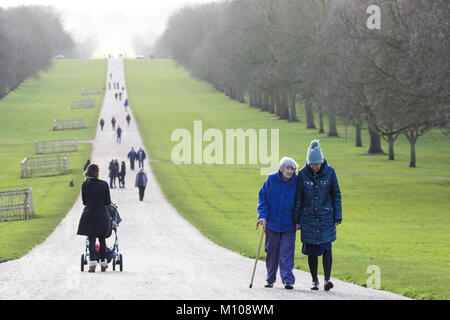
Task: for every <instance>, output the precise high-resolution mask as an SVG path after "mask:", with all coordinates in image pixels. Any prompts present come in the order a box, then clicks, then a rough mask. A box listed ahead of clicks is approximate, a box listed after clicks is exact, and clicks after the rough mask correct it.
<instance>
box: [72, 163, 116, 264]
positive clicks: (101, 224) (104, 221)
mask: <svg viewBox="0 0 450 320" xmlns="http://www.w3.org/2000/svg"><path fill="white" fill-rule="evenodd" d="M98 174H99V167H98V166H97V165H96V164H90V165H89V166H88V167H87V168H86V171H85V172H84V175H85V177H86V180H85V181H84V182H83V185H82V186H81V197H82V199H83V204H84V206H85V207H84V209H83V213H82V215H81V217H80V221H79V224H78V231H77V235H83V236H87V237H88V240H89V272H95V267H96V266H97V258H99V259H100V267H101V271H102V272H105V271H106V269H107V268H108V262H107V260H106V240H105V239H106V237H107V236H108V234H110V233H111V230H110V228H111V222H110V218H109V214H108V212H107V211H106V207H105V206H106V205H110V204H111V195H110V192H109V188H108V184H107V183H106V182H105V181H103V180H99V179H98ZM97 238H98V241H99V244H100V250H99V257H97V254H96V250H95V244H96V239H97Z"/></svg>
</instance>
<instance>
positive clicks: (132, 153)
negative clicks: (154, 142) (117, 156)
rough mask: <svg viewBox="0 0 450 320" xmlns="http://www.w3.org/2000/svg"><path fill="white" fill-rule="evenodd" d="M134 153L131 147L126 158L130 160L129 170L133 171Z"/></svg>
mask: <svg viewBox="0 0 450 320" xmlns="http://www.w3.org/2000/svg"><path fill="white" fill-rule="evenodd" d="M136 155H137V154H136V151H134V148H133V147H131V151H130V152H128V155H127V158H128V159H130V170H131V171H134V161H136Z"/></svg>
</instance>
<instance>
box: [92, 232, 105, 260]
mask: <svg viewBox="0 0 450 320" xmlns="http://www.w3.org/2000/svg"><path fill="white" fill-rule="evenodd" d="M95 239H96V237H92V236H89V256H90V260H91V261H92V260H94V259H93V257H96V256H97V254H96V253H95ZM98 242H99V244H100V250H99V254H100V260H105V259H106V240H105V238H102V237H100V238H98Z"/></svg>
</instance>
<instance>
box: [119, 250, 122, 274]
mask: <svg viewBox="0 0 450 320" xmlns="http://www.w3.org/2000/svg"><path fill="white" fill-rule="evenodd" d="M119 258H120V272H122V271H123V257H122V254H119Z"/></svg>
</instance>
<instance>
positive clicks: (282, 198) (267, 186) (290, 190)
mask: <svg viewBox="0 0 450 320" xmlns="http://www.w3.org/2000/svg"><path fill="white" fill-rule="evenodd" d="M297 179H298V177H297V175H296V174H295V173H294V174H293V175H292V177H291V178H290V179H289V180H287V181H285V180H284V179H283V176H282V174H281V172H280V171H278V172H276V173H273V174H271V175H269V176H268V177H267V179H266V181H265V182H264V184H263V186H262V187H261V190H259V202H258V219H261V218H265V219H266V228H268V229H270V230H272V231H275V232H289V231H294V230H295V223H294V221H293V213H294V205H295V192H296V190H297Z"/></svg>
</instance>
